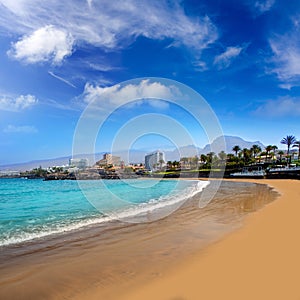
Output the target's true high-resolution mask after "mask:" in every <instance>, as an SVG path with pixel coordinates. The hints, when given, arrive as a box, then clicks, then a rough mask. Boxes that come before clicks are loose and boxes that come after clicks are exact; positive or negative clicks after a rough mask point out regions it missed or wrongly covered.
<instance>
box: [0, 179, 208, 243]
mask: <svg viewBox="0 0 300 300" xmlns="http://www.w3.org/2000/svg"><path fill="white" fill-rule="evenodd" d="M208 185H209V182H208V181H198V180H151V179H150V180H147V179H144V180H143V179H127V180H81V181H74V180H57V181H43V180H40V179H25V178H15V179H0V247H1V246H2V247H5V246H10V245H16V244H22V243H24V242H28V241H34V240H38V239H42V238H43V239H45V238H47V237H49V236H53V235H59V234H64V233H66V232H74V231H78V230H80V229H82V228H84V227H88V226H92V225H94V224H100V223H107V222H111V221H112V220H122V221H124V222H129V223H142V222H152V221H155V220H157V219H160V218H164V217H166V216H167V215H169V214H171V213H172V212H174V211H175V210H177V209H178V208H179V207H180V206H181V205H183V203H185V202H186V201H187V200H188V199H190V198H191V197H193V196H195V195H197V194H199V193H201V192H202V190H203V189H204V188H205V187H207V186H208Z"/></svg>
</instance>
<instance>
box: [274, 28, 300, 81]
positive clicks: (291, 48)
mask: <svg viewBox="0 0 300 300" xmlns="http://www.w3.org/2000/svg"><path fill="white" fill-rule="evenodd" d="M299 33H300V32H299V30H297V29H294V30H293V31H292V32H290V33H287V34H286V35H282V36H276V37H274V38H272V39H270V40H269V43H270V47H271V49H272V52H273V54H274V55H273V57H272V60H271V63H273V68H272V72H273V73H275V74H276V75H277V77H278V79H279V80H280V81H282V82H284V83H288V84H289V85H290V86H291V85H293V86H295V85H298V86H299V85H300V84H299V79H300V34H299Z"/></svg>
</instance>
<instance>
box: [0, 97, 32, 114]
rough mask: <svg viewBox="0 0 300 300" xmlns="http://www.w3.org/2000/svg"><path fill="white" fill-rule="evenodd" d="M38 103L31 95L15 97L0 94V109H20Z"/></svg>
mask: <svg viewBox="0 0 300 300" xmlns="http://www.w3.org/2000/svg"><path fill="white" fill-rule="evenodd" d="M37 103H38V100H37V98H36V97H35V96H33V95H20V96H18V97H17V98H14V97H10V96H2V97H1V96H0V110H6V111H20V110H23V109H26V108H28V107H30V106H33V105H35V104H37Z"/></svg>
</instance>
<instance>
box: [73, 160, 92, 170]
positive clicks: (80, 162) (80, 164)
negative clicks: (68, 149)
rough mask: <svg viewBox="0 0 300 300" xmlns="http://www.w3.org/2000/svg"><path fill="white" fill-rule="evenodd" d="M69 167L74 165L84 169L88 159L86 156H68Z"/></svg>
mask: <svg viewBox="0 0 300 300" xmlns="http://www.w3.org/2000/svg"><path fill="white" fill-rule="evenodd" d="M69 166H70V167H76V168H78V169H85V168H87V167H88V166H89V160H88V159H87V158H70V160H69Z"/></svg>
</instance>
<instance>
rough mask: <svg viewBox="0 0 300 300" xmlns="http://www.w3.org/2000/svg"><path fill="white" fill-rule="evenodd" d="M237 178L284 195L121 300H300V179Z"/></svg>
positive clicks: (128, 293)
mask: <svg viewBox="0 0 300 300" xmlns="http://www.w3.org/2000/svg"><path fill="white" fill-rule="evenodd" d="M230 181H232V179H231V180H230ZM234 181H238V182H254V183H259V184H267V185H268V186H270V187H272V188H274V189H275V190H276V191H277V192H279V194H280V196H279V197H278V198H277V200H276V201H274V202H272V203H270V204H269V205H267V206H265V207H264V208H263V209H261V210H258V211H256V212H255V213H253V214H250V215H248V216H247V218H246V220H245V224H244V226H242V227H241V228H240V229H238V230H236V231H234V232H232V233H230V234H229V235H227V236H225V237H224V238H222V239H221V240H219V241H218V242H216V243H214V244H212V245H209V246H208V247H207V248H205V250H204V251H198V252H197V253H195V254H193V255H190V256H189V257H188V258H186V259H184V260H182V261H180V262H178V264H177V265H176V266H174V267H173V268H170V269H169V270H168V271H167V272H166V274H165V275H164V276H162V277H161V278H159V279H155V280H152V281H151V282H148V283H147V284H144V285H140V286H139V287H137V288H136V289H135V290H130V291H128V292H127V293H126V294H125V295H123V297H120V298H119V299H122V300H129V299H130V300H135V299H145V300H147V299H149V300H150V299H158V300H160V299H161V300H163V299H164V300H165V299H178V300H179V299H180V300H185V299H189V300H190V299H192V300H193V299H195V300H197V299H212V300H215V299H216V300H217V299H249V300H250V299H251V300H252V299H259V300H260V299H272V300H274V299H278V300H282V299H290V300H293V299H295V300H296V299H299V297H300V288H299V282H298V281H299V280H298V279H299V278H300V258H299V253H300V241H299V240H298V236H299V232H298V230H299V228H300V219H299V212H300V201H299V199H300V197H299V196H300V184H299V181H297V180H266V179H259V180H254V179H252V180H251V179H244V180H243V179H235V180H234ZM94 295H97V292H96V291H94ZM86 299H87V298H86ZM94 299H96V298H94Z"/></svg>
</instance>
